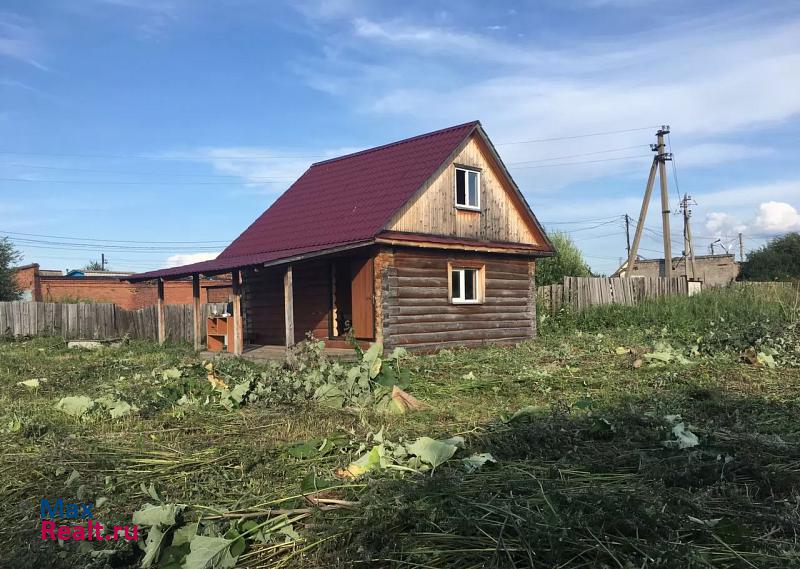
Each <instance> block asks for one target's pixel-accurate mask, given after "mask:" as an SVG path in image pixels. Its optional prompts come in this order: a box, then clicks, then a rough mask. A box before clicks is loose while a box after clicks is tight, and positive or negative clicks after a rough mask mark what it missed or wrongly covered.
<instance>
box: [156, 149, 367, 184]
mask: <svg viewBox="0 0 800 569" xmlns="http://www.w3.org/2000/svg"><path fill="white" fill-rule="evenodd" d="M356 150H359V149H358V148H338V149H334V150H325V151H316V152H315V151H309V152H307V153H298V152H297V151H295V152H290V151H285V150H280V149H274V148H269V147H252V146H248V147H241V146H239V147H218V148H202V149H198V150H195V151H191V152H179V153H171V154H167V155H165V157H171V158H182V159H190V160H196V161H198V162H205V163H208V164H210V165H211V166H212V167H213V168H214V170H215V171H217V172H219V173H221V174H225V175H230V176H235V177H238V178H241V179H242V181H243V182H244V183H245V184H246V185H247V186H248V187H250V188H255V189H257V190H258V191H259V192H263V193H268V194H274V195H277V194H280V193H281V192H282V191H283V190H285V189H286V188H288V187H289V186H290V185H291V184H292V182H294V181H295V180H296V179H297V178H299V177H300V175H301V174H303V172H305V171H306V169H308V167H309V166H310V165H311V164H312V163H313V162H318V161H320V160H325V159H328V158H333V157H335V156H341V155H343V154H348V153H350V152H355V151H356Z"/></svg>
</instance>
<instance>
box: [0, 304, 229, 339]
mask: <svg viewBox="0 0 800 569" xmlns="http://www.w3.org/2000/svg"><path fill="white" fill-rule="evenodd" d="M215 307H216V310H217V312H219V313H222V312H225V310H226V309H229V308H228V304H227V303H224V302H223V303H209V304H203V305H202V307H201V314H203V315H204V320H205V317H207V316H208V315H210V314H211V312H212V310H213V308H215ZM164 308H165V313H166V318H165V321H166V328H167V341H170V342H182V341H186V342H191V341H192V340H193V338H192V305H191V304H168V305H166V306H165V307H164ZM157 319H158V316H157V314H156V307H155V306H147V307H145V308H140V309H139V310H125V309H124V308H120V307H119V306H117V305H116V304H110V303H80V304H67V303H58V302H28V301H15V302H0V336H60V337H62V338H64V339H67V340H113V339H117V338H123V337H125V336H127V337H129V338H137V339H147V340H157V339H158V323H157ZM201 329H202V330H203V335H204V336H205V329H206V327H205V321H204V322H203V325H202V327H201ZM203 340H204V341H205V337H204V338H203Z"/></svg>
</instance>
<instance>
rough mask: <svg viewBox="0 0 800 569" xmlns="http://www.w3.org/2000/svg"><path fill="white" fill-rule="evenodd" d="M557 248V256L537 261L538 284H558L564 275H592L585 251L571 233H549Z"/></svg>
mask: <svg viewBox="0 0 800 569" xmlns="http://www.w3.org/2000/svg"><path fill="white" fill-rule="evenodd" d="M548 236H549V237H550V241H552V242H553V246H554V247H555V249H556V256H555V257H545V258H544V259H542V260H540V261H539V262H538V263H536V284H539V285H542V286H544V285H549V284H558V283H560V282H562V281H563V280H564V277H590V276H592V271H591V270H590V269H589V265H588V264H587V263H586V261H585V260H584V258H583V253H581V250H580V249H578V246H577V245H575V243H574V242H573V241H572V239H571V238H570V236H569V235H567V234H566V233H563V232H561V231H554V232H553V233H548Z"/></svg>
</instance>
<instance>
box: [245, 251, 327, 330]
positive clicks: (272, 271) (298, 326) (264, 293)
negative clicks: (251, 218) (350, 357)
mask: <svg viewBox="0 0 800 569" xmlns="http://www.w3.org/2000/svg"><path fill="white" fill-rule="evenodd" d="M284 270H285V269H284V267H282V266H281V267H274V268H265V269H261V270H260V271H258V272H254V271H252V270H250V271H247V272H246V273H245V275H244V279H243V287H242V289H243V290H242V295H243V306H244V311H245V317H244V323H245V339H246V341H247V342H248V343H251V344H260V345H272V344H274V345H283V343H284V336H285V334H286V328H285V326H286V323H285V320H284V310H283V273H284ZM292 273H293V274H292V281H293V290H294V336H295V341H296V342H299V341H300V340H303V339H304V338H305V334H306V332H312V333H313V334H314V336H316V337H317V338H327V337H328V319H329V315H330V267H329V265H328V262H327V261H312V262H306V263H298V264H296V265H293V267H292Z"/></svg>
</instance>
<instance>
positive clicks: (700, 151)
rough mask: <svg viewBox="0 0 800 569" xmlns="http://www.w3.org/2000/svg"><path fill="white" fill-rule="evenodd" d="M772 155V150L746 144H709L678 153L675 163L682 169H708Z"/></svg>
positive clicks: (689, 147) (691, 147) (697, 145)
mask: <svg viewBox="0 0 800 569" xmlns="http://www.w3.org/2000/svg"><path fill="white" fill-rule="evenodd" d="M772 153H773V149H772V148H761V147H757V146H748V145H746V144H726V143H720V142H707V143H702V144H694V145H691V146H687V147H685V148H683V149H681V150H680V152H676V154H675V161H676V163H677V165H678V166H679V167H680V168H693V167H706V166H714V165H716V164H723V163H725V162H734V161H738V160H748V159H752V158H758V157H763V156H768V155H769V154H772Z"/></svg>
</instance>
